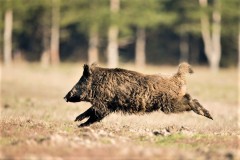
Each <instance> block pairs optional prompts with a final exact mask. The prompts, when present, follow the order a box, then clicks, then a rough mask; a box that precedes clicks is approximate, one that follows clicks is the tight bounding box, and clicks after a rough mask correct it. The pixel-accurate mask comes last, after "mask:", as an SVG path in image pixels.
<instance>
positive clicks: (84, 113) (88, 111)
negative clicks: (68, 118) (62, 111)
mask: <svg viewBox="0 0 240 160" xmlns="http://www.w3.org/2000/svg"><path fill="white" fill-rule="evenodd" d="M92 114H94V110H93V109H92V108H89V109H88V110H86V111H85V112H83V113H82V114H80V115H79V116H77V117H76V119H75V121H81V120H83V119H84V118H87V117H90V116H91V115H92Z"/></svg>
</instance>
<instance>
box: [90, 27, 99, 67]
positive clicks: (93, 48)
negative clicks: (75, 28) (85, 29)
mask: <svg viewBox="0 0 240 160" xmlns="http://www.w3.org/2000/svg"><path fill="white" fill-rule="evenodd" d="M98 42H99V40H98V33H97V32H96V31H94V30H91V31H90V36H89V47H88V63H89V64H92V63H95V62H98Z"/></svg>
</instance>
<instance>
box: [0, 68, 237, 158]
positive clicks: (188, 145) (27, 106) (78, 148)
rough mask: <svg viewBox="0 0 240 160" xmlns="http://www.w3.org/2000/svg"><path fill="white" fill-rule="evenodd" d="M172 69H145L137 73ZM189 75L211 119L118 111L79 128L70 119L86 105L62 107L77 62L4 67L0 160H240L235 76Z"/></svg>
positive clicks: (231, 71) (78, 73)
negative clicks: (58, 65) (45, 67)
mask: <svg viewBox="0 0 240 160" xmlns="http://www.w3.org/2000/svg"><path fill="white" fill-rule="evenodd" d="M123 68H128V69H133V70H134V67H133V66H131V65H127V66H123ZM176 69H177V67H169V66H158V67H156V66H151V67H150V66H149V67H147V68H146V69H145V70H144V71H141V72H144V73H148V74H151V73H174V72H175V71H176ZM193 69H194V71H195V73H194V74H193V75H191V76H189V77H188V86H189V87H188V91H189V93H191V95H192V96H193V97H194V98H197V99H198V100H199V101H200V102H201V103H202V104H203V106H204V107H205V108H207V109H208V110H209V111H210V113H211V114H212V116H213V118H214V120H213V121H211V120H209V119H207V118H205V117H202V116H199V115H197V114H195V113H193V112H189V113H183V114H171V115H165V114H163V113H161V112H154V113H151V114H148V115H121V114H120V113H119V114H112V115H110V116H108V117H106V118H105V119H104V120H103V121H102V122H100V123H96V124H93V125H92V126H90V127H85V128H78V127H77V125H78V124H79V123H76V122H73V121H74V119H75V117H76V116H78V115H79V114H80V113H82V112H83V111H85V110H86V109H88V107H89V106H90V105H89V104H88V103H84V102H81V103H75V104H74V103H66V102H65V101H64V99H63V97H64V96H65V94H66V93H67V92H68V91H69V90H70V89H71V88H72V87H73V85H74V84H75V83H76V82H77V81H78V79H79V78H80V76H81V74H82V65H81V64H79V65H70V64H64V65H62V66H60V67H59V68H57V67H56V68H52V69H43V68H40V67H39V66H37V65H35V64H32V65H30V66H28V65H26V66H25V65H22V66H15V67H13V68H3V69H2V82H1V102H2V103H1V121H0V127H1V139H0V147H1V152H0V159H75V158H84V159H91V158H95V159H104V158H105V159H112V158H114V159H133V158H135V159H138V158H139V159H240V154H239V144H240V130H239V126H238V124H239V123H238V116H239V110H238V99H239V95H238V84H237V83H238V75H237V70H236V69H227V70H221V71H220V73H219V74H211V73H210V72H209V71H208V70H207V69H206V68H201V67H195V66H193ZM138 71H139V70H138Z"/></svg>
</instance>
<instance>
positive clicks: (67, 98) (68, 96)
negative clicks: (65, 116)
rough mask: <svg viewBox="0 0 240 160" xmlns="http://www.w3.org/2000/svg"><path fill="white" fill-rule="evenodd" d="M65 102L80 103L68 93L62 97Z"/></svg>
mask: <svg viewBox="0 0 240 160" xmlns="http://www.w3.org/2000/svg"><path fill="white" fill-rule="evenodd" d="M64 99H65V101H66V102H80V97H79V96H77V95H75V94H74V93H73V92H71V91H70V92H68V94H67V95H66V96H65V97H64Z"/></svg>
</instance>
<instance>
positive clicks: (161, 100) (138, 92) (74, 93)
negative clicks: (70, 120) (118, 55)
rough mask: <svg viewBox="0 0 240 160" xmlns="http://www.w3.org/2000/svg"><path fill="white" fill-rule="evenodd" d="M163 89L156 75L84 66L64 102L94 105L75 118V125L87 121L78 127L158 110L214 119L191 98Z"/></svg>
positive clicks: (188, 95) (187, 95)
mask: <svg viewBox="0 0 240 160" xmlns="http://www.w3.org/2000/svg"><path fill="white" fill-rule="evenodd" d="M165 83H167V82H165ZM164 85H165V84H163V83H161V81H160V80H159V78H158V76H157V75H145V74H142V73H138V72H135V71H130V70H125V69H120V68H115V69H108V68H101V67H97V66H96V65H95V64H92V65H91V66H89V65H86V64H85V65H84V67H83V75H82V77H81V78H80V80H79V81H78V82H77V84H76V85H75V86H74V87H73V88H72V90H71V91H69V92H68V93H67V95H66V96H65V97H64V99H65V100H66V101H67V102H80V101H86V102H90V103H91V104H92V106H91V107H90V108H89V109H88V110H86V111H85V112H84V113H82V114H80V115H79V116H77V117H76V119H75V121H81V120H83V119H85V118H88V120H87V121H86V122H85V123H82V124H80V125H79V127H84V126H89V125H91V124H93V123H95V122H99V121H101V120H102V119H103V118H104V117H106V116H107V115H109V114H110V113H112V112H122V113H124V114H141V113H150V112H153V111H159V110H161V111H162V112H164V113H178V112H184V111H191V110H192V111H194V112H195V113H197V114H199V115H203V116H205V117H207V118H210V119H212V117H211V115H210V114H209V112H208V111H207V110H206V109H205V108H203V107H202V105H201V104H200V103H199V102H198V100H196V99H192V97H191V96H190V94H188V93H186V94H184V95H183V96H179V94H175V93H174V92H169V88H168V89H166V87H164ZM170 90H171V88H170Z"/></svg>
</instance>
